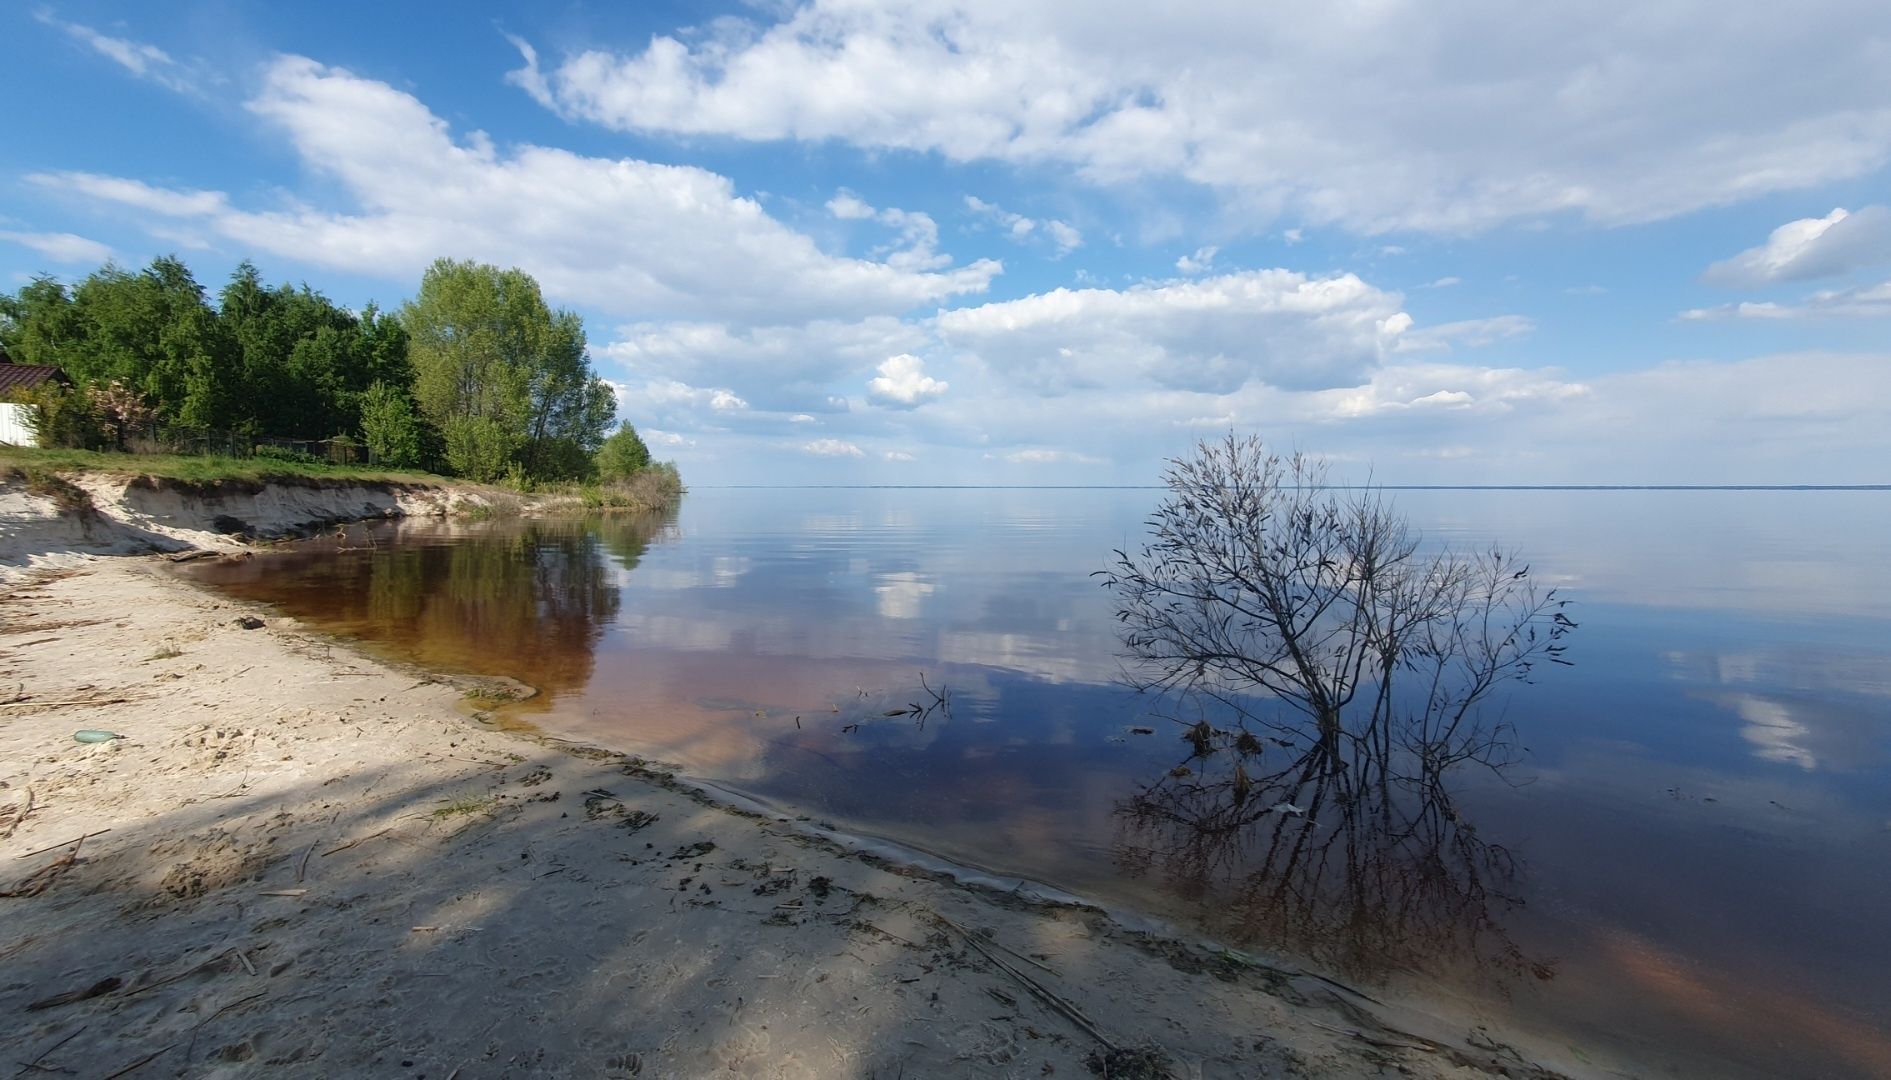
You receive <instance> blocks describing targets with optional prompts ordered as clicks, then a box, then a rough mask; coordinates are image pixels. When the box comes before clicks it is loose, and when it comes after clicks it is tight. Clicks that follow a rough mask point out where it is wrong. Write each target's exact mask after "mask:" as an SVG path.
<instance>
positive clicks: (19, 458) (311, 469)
mask: <svg viewBox="0 0 1891 1080" xmlns="http://www.w3.org/2000/svg"><path fill="white" fill-rule="evenodd" d="M50 471H56V472H117V473H134V474H137V475H140V476H157V477H163V478H165V479H169V480H186V481H191V482H195V483H208V482H211V481H216V480H253V481H258V482H261V481H266V480H276V479H282V478H286V477H294V478H300V479H309V480H370V481H383V482H387V483H397V484H453V485H460V484H464V483H465V481H463V480H454V479H452V478H450V477H445V476H436V475H434V474H433V473H424V472H409V471H403V470H399V469H379V468H373V467H370V466H363V465H330V464H328V463H327V462H301V461H281V460H272V459H269V458H231V457H218V456H208V457H187V456H183V455H178V454H113V453H104V452H100V451H97V450H40V449H37V448H33V447H23V446H0V474H5V473H8V472H17V473H20V474H27V473H39V472H50Z"/></svg>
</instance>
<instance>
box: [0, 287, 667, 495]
mask: <svg viewBox="0 0 1891 1080" xmlns="http://www.w3.org/2000/svg"><path fill="white" fill-rule="evenodd" d="M0 345H4V346H5V348H6V351H7V353H8V354H9V355H10V356H11V357H12V359H13V360H14V361H15V362H16V363H21V364H45V365H50V366H54V367H58V368H60V369H62V370H63V371H64V372H65V373H66V374H67V375H68V376H69V377H70V378H71V379H72V380H73V382H74V384H75V385H74V386H73V387H71V388H70V389H67V388H63V387H57V386H50V385H49V386H46V387H42V388H40V389H39V390H37V391H34V392H33V393H32V394H31V396H30V403H31V404H34V405H36V406H38V407H39V408H38V412H37V416H38V424H39V435H40V441H41V444H42V445H61V446H76V447H81V448H85V449H111V448H116V449H121V450H122V449H125V448H126V442H127V440H128V438H132V437H135V436H136V435H137V433H138V432H140V431H145V430H149V429H150V428H151V427H152V425H153V424H154V423H155V424H159V425H162V426H164V427H165V428H167V429H172V430H177V429H182V430H188V431H196V432H205V433H213V432H214V433H231V434H238V435H243V436H248V437H254V438H273V439H294V440H311V441H314V440H332V439H336V438H338V437H339V438H344V439H348V440H354V441H357V442H358V443H360V444H362V445H364V446H365V447H366V448H367V449H368V450H369V451H370V452H371V453H372V455H373V459H374V460H375V461H376V462H378V463H379V464H382V465H385V466H387V467H391V468H425V469H429V470H432V471H435V472H442V473H447V474H450V475H455V476H463V477H466V478H468V479H471V480H476V481H480V482H484V483H490V482H495V481H510V482H511V483H513V484H514V485H515V486H528V485H532V484H537V483H543V482H556V481H569V480H577V481H592V480H599V479H602V480H605V481H615V480H623V479H627V478H629V477H630V476H632V475H634V474H636V473H638V472H640V471H643V470H645V469H648V468H652V467H657V468H670V467H668V466H652V465H651V462H650V454H649V450H648V448H647V447H646V446H645V445H644V443H643V441H642V439H641V438H640V437H639V436H638V435H637V433H636V431H635V430H634V429H633V428H632V427H631V426H630V425H629V424H628V423H625V424H622V425H621V426H618V425H616V424H615V419H616V397H615V395H614V394H613V393H612V391H611V388H610V386H609V384H607V383H605V382H604V380H602V379H601V378H599V377H598V375H597V372H596V371H595V370H593V369H592V367H591V363H590V358H589V356H588V354H587V352H586V348H585V333H584V324H583V322H582V320H581V319H580V318H579V317H578V316H577V315H576V314H575V313H573V312H570V311H564V310H555V309H552V308H551V307H549V306H548V305H547V304H546V303H545V299H544V296H543V295H542V294H541V293H540V291H539V287H538V283H537V282H536V281H534V280H533V279H532V277H531V275H529V274H527V273H525V272H524V271H522V270H516V269H513V270H501V269H499V268H498V267H494V266H489V265H484V264H481V263H476V262H462V261H456V260H452V259H440V260H437V261H436V262H435V263H434V264H433V265H432V266H430V267H429V268H428V269H427V271H426V273H425V275H424V276H423V277H422V278H421V283H420V291H419V293H418V294H417V295H416V296H415V297H414V299H412V300H410V301H408V302H407V303H406V304H404V305H402V306H401V308H400V310H398V311H396V312H386V311H382V310H380V309H379V308H377V307H376V306H375V305H374V304H369V305H368V306H367V307H366V308H365V309H363V310H362V311H361V312H359V313H356V312H354V311H351V310H349V309H348V308H346V307H342V306H340V305H338V304H336V303H334V302H333V301H331V300H329V299H328V298H327V297H326V296H323V295H322V294H321V293H319V292H316V291H315V290H313V289H311V288H309V287H308V286H307V285H303V286H301V287H299V288H298V287H295V286H291V285H288V284H282V285H276V286H273V287H272V286H269V285H266V284H265V283H264V282H263V280H262V275H261V274H260V273H259V272H258V271H257V269H256V267H255V266H253V265H252V264H250V263H249V262H247V261H246V262H244V263H242V264H241V265H240V266H238V267H237V269H236V271H235V272H234V273H233V274H231V276H230V281H229V283H228V284H227V285H225V286H224V287H223V290H222V292H220V293H219V294H218V295H217V297H216V299H215V302H214V303H213V302H212V300H211V298H210V296H209V295H208V294H207V292H206V291H205V289H204V287H203V286H202V285H200V284H198V282H197V280H196V278H195V277H193V276H192V274H191V272H190V268H189V267H187V266H185V265H184V263H183V262H182V261H180V260H179V259H177V258H176V257H174V256H164V257H160V258H157V259H154V260H152V262H151V265H150V266H148V267H146V268H145V269H144V270H142V271H130V270H125V269H122V268H120V267H118V266H116V265H113V264H107V265H105V266H104V267H101V268H100V269H99V270H97V271H95V272H93V273H91V274H89V275H87V276H86V277H85V278H84V280H82V281H80V282H79V283H78V284H76V285H72V286H68V285H65V284H63V283H61V282H60V281H58V280H57V279H55V278H53V277H50V276H41V277H37V278H35V279H34V280H33V281H31V282H29V283H28V284H27V285H25V286H23V287H22V288H21V289H20V290H19V291H18V292H17V293H14V294H10V295H9V294H0ZM613 427H616V430H615V431H613ZM672 471H673V470H672Z"/></svg>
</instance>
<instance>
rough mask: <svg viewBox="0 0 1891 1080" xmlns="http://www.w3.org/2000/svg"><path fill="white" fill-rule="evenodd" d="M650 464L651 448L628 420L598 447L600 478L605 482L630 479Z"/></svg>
mask: <svg viewBox="0 0 1891 1080" xmlns="http://www.w3.org/2000/svg"><path fill="white" fill-rule="evenodd" d="M649 466H650V448H649V447H648V446H645V445H644V441H643V437H642V436H640V435H638V434H637V429H636V428H634V427H631V426H630V423H629V422H628V421H626V422H624V423H623V424H621V425H619V426H618V428H617V430H616V431H614V432H612V433H611V436H610V438H607V439H605V440H604V445H603V446H602V447H600V448H599V449H598V455H597V471H598V479H599V480H602V481H604V482H605V483H607V484H609V483H616V482H618V481H622V480H628V479H630V478H631V477H633V476H635V475H637V474H638V473H640V472H642V471H643V470H644V469H646V468H649Z"/></svg>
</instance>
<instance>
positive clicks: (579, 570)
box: [200, 512, 675, 703]
mask: <svg viewBox="0 0 1891 1080" xmlns="http://www.w3.org/2000/svg"><path fill="white" fill-rule="evenodd" d="M674 519H675V518H674V513H673V512H672V513H671V514H670V515H667V516H665V515H655V514H639V515H630V514H620V515H610V516H605V517H601V518H589V519H580V518H566V519H555V518H554V519H545V520H524V521H496V522H485V523H478V524H455V525H425V524H422V525H404V526H397V527H394V528H387V529H376V530H373V531H372V532H369V533H367V536H366V537H365V538H364V537H362V536H361V535H359V534H357V536H356V537H355V538H354V539H352V540H345V539H341V540H338V539H328V540H316V541H310V542H309V543H307V544H303V545H298V547H297V548H296V549H295V550H293V551H288V552H284V553H281V554H276V555H271V556H269V557H267V558H258V559H251V560H246V561H243V562H238V563H229V564H224V565H219V566H206V567H204V568H203V569H202V570H201V571H200V574H201V576H203V577H206V578H208V579H210V580H211V581H213V582H214V583H215V584H217V585H219V586H221V587H223V588H225V589H227V590H229V591H231V592H233V593H235V594H237V595H240V596H246V597H248V598H252V599H257V600H264V601H269V602H280V603H284V604H285V605H286V606H288V607H290V608H291V609H292V610H295V611H296V613H297V614H298V615H299V616H301V617H304V618H308V619H310V620H311V621H314V622H317V623H318V624H320V625H322V626H324V627H325V628H327V629H331V630H338V631H341V632H343V633H347V634H350V635H353V636H358V637H361V638H364V639H366V640H369V641H379V642H384V643H387V644H390V645H395V646H397V647H398V648H399V651H400V652H401V654H402V655H403V656H405V657H408V658H410V659H412V660H414V661H415V662H417V663H419V664H421V665H423V666H425V667H432V668H443V669H447V670H458V671H477V672H482V673H503V674H506V675H509V676H511V677H513V678H516V679H519V680H521V681H523V682H526V683H530V684H531V685H533V686H535V687H537V688H538V689H539V690H541V691H544V692H545V693H544V696H543V697H542V698H541V699H540V700H541V703H542V702H543V701H546V700H549V699H550V698H551V697H554V696H556V695H558V694H560V693H563V692H567V691H572V690H576V689H578V688H580V687H582V686H583V685H584V684H585V683H586V682H588V681H589V679H590V678H591V673H592V666H593V663H594V656H595V653H596V650H597V644H598V641H599V639H600V638H601V637H602V636H603V634H604V630H605V628H606V627H607V626H609V625H610V624H611V623H612V622H613V621H615V619H616V618H617V614H618V609H619V606H620V604H621V602H622V601H621V598H620V587H621V584H622V572H623V571H625V570H628V569H631V568H633V567H635V566H636V565H637V563H638V561H639V560H640V559H641V558H642V557H643V553H644V551H645V549H646V548H647V547H648V546H649V544H650V543H651V542H652V540H654V539H656V538H657V537H659V536H660V535H661V534H662V533H663V531H664V530H665V529H667V528H669V527H670V525H671V523H672V522H673V521H674ZM289 593H293V596H291V595H287V594H289Z"/></svg>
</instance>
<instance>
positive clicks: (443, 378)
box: [401, 259, 614, 481]
mask: <svg viewBox="0 0 1891 1080" xmlns="http://www.w3.org/2000/svg"><path fill="white" fill-rule="evenodd" d="M401 321H402V323H403V324H404V325H405V328H406V330H407V333H408V336H409V337H408V341H409V344H408V359H409V362H410V363H411V364H412V366H413V371H414V399H415V401H416V402H417V403H418V405H419V406H420V411H421V413H422V415H424V416H425V417H426V418H427V419H428V420H429V421H431V422H432V423H433V424H434V425H435V426H437V427H438V428H439V430H440V434H441V436H442V438H443V440H444V444H445V455H446V462H447V466H448V467H449V468H450V469H451V470H452V471H454V472H456V473H459V474H460V475H463V476H469V477H471V478H473V479H475V480H482V481H492V480H496V479H498V478H500V477H501V476H504V475H506V474H507V473H508V471H516V472H518V473H519V474H521V475H523V476H524V478H525V479H526V480H527V481H537V480H545V479H567V478H573V477H582V476H585V475H588V473H589V472H590V469H591V467H592V458H593V456H594V455H595V454H596V453H597V449H598V446H599V445H600V444H601V443H602V442H603V439H604V433H605V431H606V430H607V429H608V428H609V425H610V420H611V415H612V412H613V409H614V399H613V398H612V396H611V392H610V387H609V386H607V385H605V384H604V383H603V382H602V381H601V380H599V379H598V378H597V376H596V374H595V373H594V372H592V370H591V366H590V363H589V360H588V359H587V357H586V353H585V339H584V326H583V323H582V321H581V320H579V318H578V317H577V316H576V315H574V314H572V313H570V312H566V311H559V312H554V311H552V310H551V309H550V308H549V307H547V306H546V304H545V300H544V297H543V296H542V295H541V294H540V292H539V288H538V282H536V281H534V280H533V279H532V277H531V275H529V274H527V273H525V272H524V271H522V270H517V269H514V270H500V269H499V268H498V267H495V266H489V265H485V264H482V263H474V262H461V261H455V260H452V259H440V260H438V261H436V262H435V263H434V264H433V265H432V266H431V267H428V269H427V272H426V275H425V276H424V277H422V279H421V283H420V294H419V295H418V296H417V297H415V298H414V299H413V300H411V301H409V302H408V303H407V304H406V306H405V307H403V308H402V310H401Z"/></svg>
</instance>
